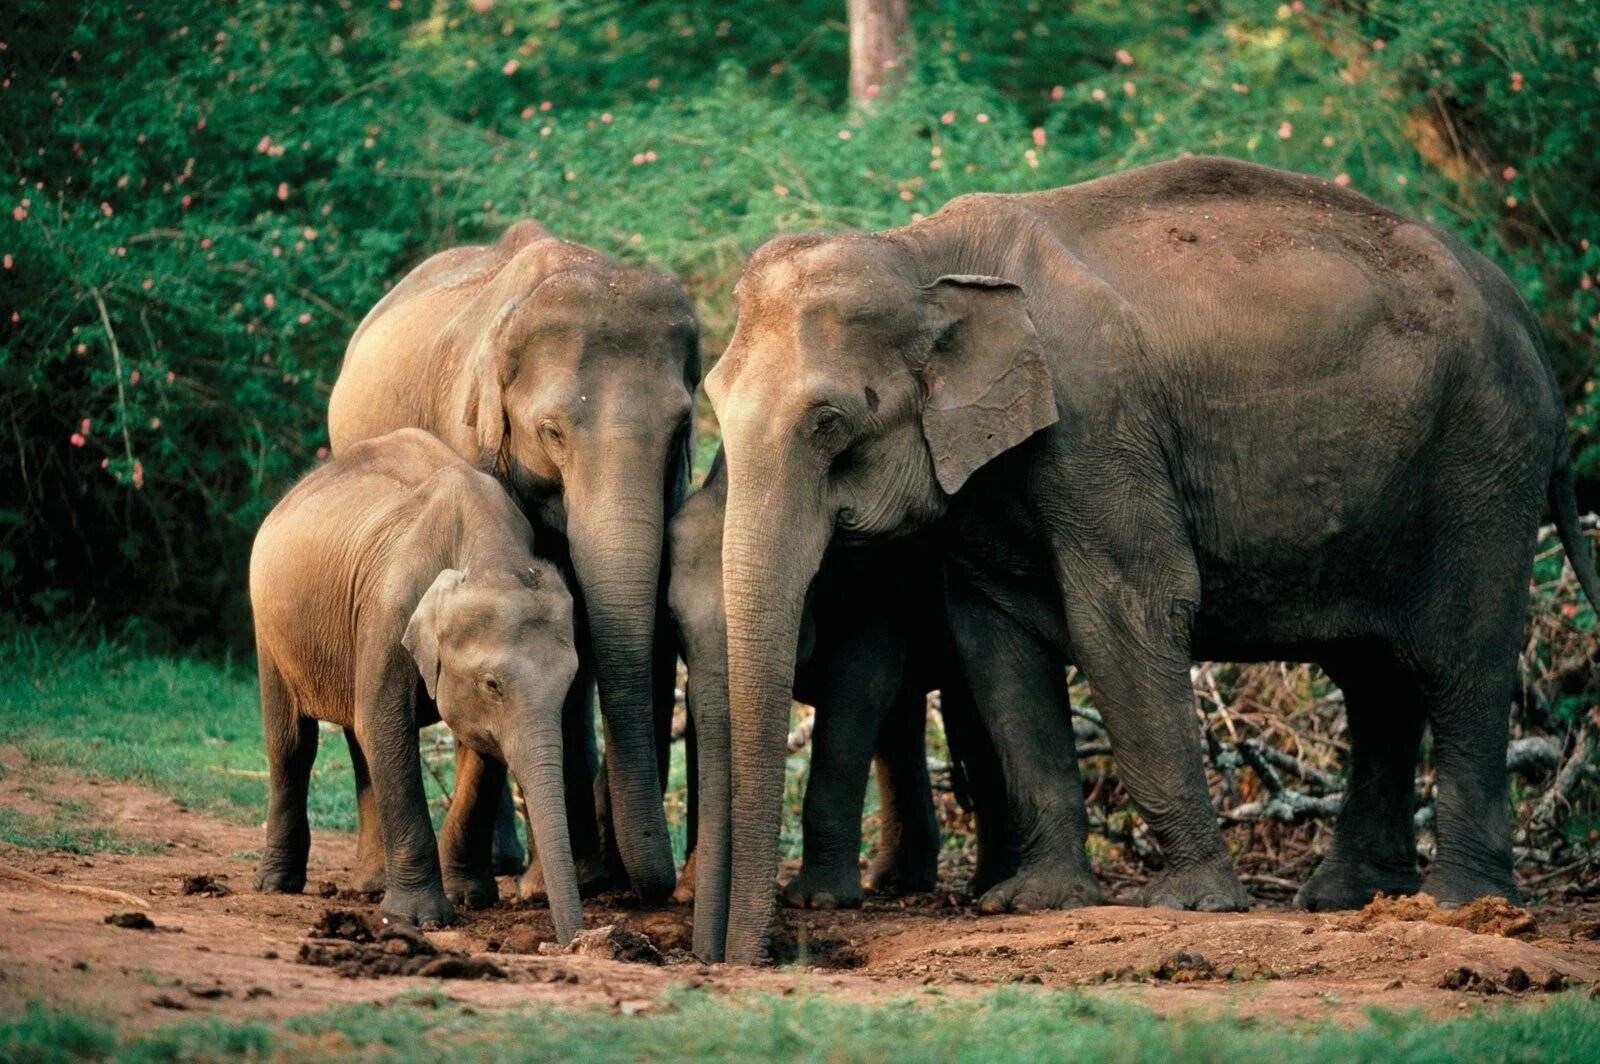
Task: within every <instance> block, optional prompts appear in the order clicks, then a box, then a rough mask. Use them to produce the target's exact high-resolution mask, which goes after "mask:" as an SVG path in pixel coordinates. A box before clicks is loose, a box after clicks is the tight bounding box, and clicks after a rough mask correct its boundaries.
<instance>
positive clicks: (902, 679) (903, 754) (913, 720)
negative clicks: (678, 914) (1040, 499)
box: [668, 452, 1010, 939]
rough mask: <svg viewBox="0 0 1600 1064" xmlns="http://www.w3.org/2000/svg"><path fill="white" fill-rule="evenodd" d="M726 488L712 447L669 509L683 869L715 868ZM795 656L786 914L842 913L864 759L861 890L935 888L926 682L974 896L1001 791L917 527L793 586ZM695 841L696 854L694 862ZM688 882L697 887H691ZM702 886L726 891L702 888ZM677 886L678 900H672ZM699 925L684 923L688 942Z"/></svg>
mask: <svg viewBox="0 0 1600 1064" xmlns="http://www.w3.org/2000/svg"><path fill="white" fill-rule="evenodd" d="M727 499H728V484H727V477H726V474H725V466H724V459H723V455H722V454H721V453H720V452H719V453H718V454H717V456H716V457H715V458H714V459H713V461H712V464H711V468H710V471H709V472H708V473H707V476H706V481H705V483H704V485H702V486H701V488H700V489H699V490H698V491H696V492H694V493H693V494H691V495H690V496H689V498H688V499H687V500H686V501H685V502H684V504H683V506H682V507H681V508H680V509H679V511H678V513H677V516H675V517H674V518H673V519H672V523H671V527H670V529H669V534H668V551H669V554H670V557H671V569H672V580H671V583H670V584H669V587H668V601H669V604H670V607H671V612H672V618H673V621H674V623H675V625H676V626H677V634H678V644H679V646H680V647H682V649H683V655H684V659H685V663H686V664H687V666H688V687H687V690H686V692H685V694H686V698H687V702H688V707H689V712H690V717H691V723H692V725H693V729H694V730H693V731H692V732H691V742H690V749H691V750H692V751H694V752H695V756H693V757H692V758H691V759H690V760H691V762H693V763H694V764H696V765H697V766H698V773H696V772H695V770H694V768H691V782H692V781H693V780H694V779H695V777H696V775H697V776H698V779H699V780H700V781H701V782H700V786H699V787H698V794H696V795H692V796H691V800H690V803H689V805H690V809H691V811H695V810H697V809H698V810H701V813H700V815H699V817H698V829H699V830H698V831H696V830H695V825H691V830H690V837H691V839H694V838H695V837H696V835H698V837H699V839H700V840H701V841H702V842H704V843H706V844H707V847H708V849H709V851H710V854H711V857H710V859H709V860H707V861H704V862H702V861H701V860H699V859H697V858H696V859H693V863H694V865H695V866H696V878H698V875H699V874H700V871H699V870H702V869H703V870H705V873H706V874H712V875H717V874H721V873H722V871H723V870H724V869H725V868H726V847H727V831H728V822H727V816H728V804H727V788H728V780H729V776H728V765H727V762H726V759H725V758H721V759H719V758H712V759H708V758H705V757H702V756H699V746H700V743H701V737H702V736H705V735H706V734H707V732H710V733H711V734H712V736H713V739H712V745H713V746H715V747H717V748H718V749H721V750H725V749H726V748H727V740H726V738H723V736H725V734H726V732H727V729H728V690H727V639H726V632H725V622H724V610H723V582H722V528H723V518H724V512H725V510H726V508H727ZM807 595H808V597H807V605H806V610H805V614H804V618H803V621H802V625H801V630H800V633H799V646H798V649H797V652H796V665H795V673H794V684H793V694H794V697H795V698H796V699H799V700H800V701H803V702H806V703H808V704H810V705H813V706H814V707H815V709H816V718H815V729H814V732H813V736H812V755H811V769H810V776H809V779H808V782H807V786H806V793H805V804H804V811H803V815H802V824H803V832H804V851H803V860H802V864H801V869H800V872H799V873H798V874H797V875H796V876H795V878H794V879H792V880H791V881H790V882H789V883H788V884H787V885H786V886H785V888H784V890H783V899H784V901H785V903H786V904H789V905H791V906H795V907H799V908H807V907H809V908H817V909H833V908H841V907H854V906H858V905H860V904H861V902H862V898H863V889H862V888H863V879H862V876H861V873H860V870H859V868H858V865H857V855H858V854H859V852H860V844H861V810H862V799H863V796H864V793H865V789H866V784H867V775H868V768H869V765H871V764H872V763H873V762H874V761H876V764H877V779H878V788H879V795H880V798H881V809H882V812H881V817H882V822H881V827H882V830H881V845H880V847H879V852H878V854H877V857H876V859H875V861H874V863H873V865H872V867H871V868H870V869H869V870H868V872H867V875H866V879H865V886H866V888H867V889H869V890H872V891H873V892H875V893H881V894H910V893H916V892H920V891H927V890H932V889H933V888H934V886H935V885H936V884H937V882H938V856H939V826H938V822H937V819H936V818H935V814H934V809H933V802H932V797H931V783H930V780H929V777H928V765H927V759H926V755H925V745H926V738H925V731H926V724H927V693H928V692H929V691H930V690H939V691H940V692H941V715H942V717H943V719H944V722H945V730H946V736H947V739H948V741H949V745H950V752H951V759H952V775H953V777H954V782H955V783H956V785H957V790H958V795H960V796H961V797H963V798H965V799H967V801H968V803H969V804H970V805H971V807H972V808H973V809H974V812H975V814H976V817H977V824H978V842H979V849H978V854H979V856H978V867H977V869H976V872H975V874H974V876H973V878H972V881H971V882H970V883H969V884H968V889H969V890H970V891H972V892H973V893H976V894H981V893H982V892H983V891H985V890H987V889H988V888H989V887H990V886H992V885H994V884H995V883H998V882H1000V881H1001V880H1003V879H1005V878H1006V877H1007V876H1009V875H1010V869H1009V866H1008V865H1007V858H1008V856H1009V852H1010V851H1009V849H1008V846H1007V836H1006V833H1005V832H1006V826H1005V794H1004V790H1003V787H1002V786H1001V783H1000V775H999V767H998V764H997V762H996V759H995V754H994V751H993V747H992V746H991V745H990V743H989V739H988V736H987V734H986V733H985V732H984V731H983V728H982V727H981V725H980V724H979V723H978V721H977V717H976V710H975V709H974V708H973V707H972V705H971V697H970V695H968V694H967V693H966V691H965V688H964V687H963V686H962V683H961V678H960V676H959V675H958V674H957V672H956V671H955V670H953V669H951V668H950V663H951V662H952V661H953V650H952V648H951V647H950V645H949V643H950V640H949V635H948V628H947V626H946V623H945V618H944V603H943V590H942V577H941V575H940V570H939V562H938V559H937V557H936V556H934V555H933V554H932V552H931V550H930V545H929V543H928V541H927V540H926V538H925V537H918V536H911V537H907V538H906V539H903V540H898V541H896V542H895V543H893V544H869V545H860V546H841V547H839V548H838V549H835V550H833V551H831V552H830V553H829V554H828V556H827V558H826V559H825V560H824V562H823V564H822V566H821V568H820V570H819V572H818V574H817V576H816V578H815V579H814V580H813V581H812V583H811V586H810V588H809V590H808V593H807ZM698 853H699V850H698V848H697V849H696V855H697V857H698ZM696 889H698V883H696ZM708 889H709V890H712V891H717V890H725V889H726V887H725V886H722V885H718V884H711V885H710V886H709V887H708ZM687 894H688V892H687V891H684V892H683V894H682V895H680V898H682V899H683V900H686V898H683V896H684V895H687ZM710 930H711V929H710V925H708V924H707V923H705V922H704V921H701V920H698V919H697V920H696V922H695V932H696V936H697V939H698V938H699V937H700V936H705V935H709V934H710Z"/></svg>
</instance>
